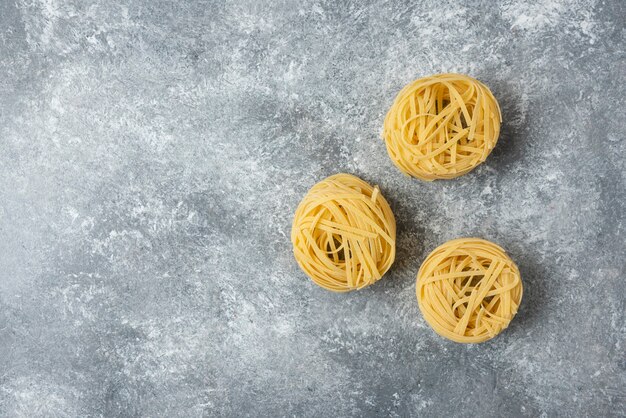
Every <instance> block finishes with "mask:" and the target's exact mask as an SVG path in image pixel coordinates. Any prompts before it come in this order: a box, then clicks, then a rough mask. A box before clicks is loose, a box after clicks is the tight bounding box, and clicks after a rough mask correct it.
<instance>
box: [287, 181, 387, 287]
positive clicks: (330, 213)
mask: <svg viewBox="0 0 626 418" xmlns="http://www.w3.org/2000/svg"><path fill="white" fill-rule="evenodd" d="M291 242H292V244H293V253H294V256H295V258H296V260H297V262H298V264H299V265H300V268H301V269H302V270H303V271H304V272H305V273H306V274H307V275H308V276H309V277H310V278H311V279H312V280H313V281H314V282H315V283H317V284H318V285H319V286H321V287H323V288H325V289H328V290H332V291H335V292H347V291H350V290H354V289H361V288H363V287H365V286H369V285H370V284H372V283H374V282H376V281H377V280H379V279H380V278H381V277H382V276H383V275H384V274H385V273H386V272H387V270H389V267H391V265H392V264H393V261H394V258H395V254H396V221H395V218H394V217H393V213H392V212H391V208H390V207H389V204H388V203H387V201H386V200H385V198H384V197H383V196H382V195H381V194H380V191H379V189H378V186H376V187H372V186H370V185H369V184H368V183H366V182H364V181H363V180H361V179H359V178H358V177H355V176H353V175H350V174H336V175H334V176H331V177H328V178H326V179H324V180H322V181H320V182H319V183H317V184H316V185H315V186H313V187H312V188H311V190H309V192H308V193H307V194H306V196H305V197H304V199H302V202H300V205H299V206H298V209H297V210H296V214H295V216H294V219H293V225H292V228H291Z"/></svg>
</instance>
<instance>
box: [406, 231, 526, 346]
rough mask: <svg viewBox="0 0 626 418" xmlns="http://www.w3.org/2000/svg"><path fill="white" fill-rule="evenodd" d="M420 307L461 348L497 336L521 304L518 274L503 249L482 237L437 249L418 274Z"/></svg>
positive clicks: (520, 282) (444, 245) (435, 327)
mask: <svg viewBox="0 0 626 418" xmlns="http://www.w3.org/2000/svg"><path fill="white" fill-rule="evenodd" d="M416 287H417V289H416V293H417V302H418V304H419V307H420V311H421V312H422V315H424V318H425V319H426V322H428V324H429V325H430V326H431V327H432V328H433V329H434V330H435V332H437V333H438V334H439V335H441V336H443V337H446V338H448V339H450V340H452V341H456V342H459V343H479V342H482V341H486V340H489V339H491V338H493V337H495V336H496V335H497V334H498V333H499V332H500V331H502V330H503V329H505V328H506V327H507V326H508V325H509V322H510V321H511V319H512V318H513V317H514V316H515V314H516V313H517V308H518V307H519V304H520V301H521V300H522V291H523V288H522V281H521V278H520V274H519V270H518V269H517V266H516V265H515V263H513V261H512V260H511V259H510V258H509V257H508V256H507V255H506V253H505V252H504V250H503V249H502V248H500V247H499V246H497V245H496V244H493V243H491V242H489V241H485V240H483V239H479V238H460V239H455V240H452V241H448V242H446V243H445V244H443V245H441V246H439V247H437V248H436V249H435V250H434V251H433V252H432V253H430V255H429V256H428V257H427V258H426V261H424V263H423V264H422V266H421V267H420V270H419V273H418V274H417V286H416Z"/></svg>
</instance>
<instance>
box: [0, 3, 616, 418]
mask: <svg viewBox="0 0 626 418" xmlns="http://www.w3.org/2000/svg"><path fill="white" fill-rule="evenodd" d="M408 3H409V2H401V1H387V2H376V1H372V0H368V1H363V2H361V1H354V2H333V1H314V2H309V1H304V2H302V1H296V0H284V1H276V2H266V3H261V2H256V1H236V2H231V1H228V2H204V1H199V0H184V1H164V0H151V1H148V0H138V1H121V0H110V1H94V0H65V1H61V0H6V1H0V416H3V417H4V416H7V417H37V416H46V417H86V416H93V417H111V416H124V417H135V416H168V417H174V416H180V417H192V416H235V417H240V416H251V417H257V416H272V417H274V416H312V417H331V416H433V417H437V416H439V417H440V416H485V417H504V416H533V417H535V416H546V417H552V416H567V417H582V416H594V417H596V416H624V415H626V407H625V402H626V394H625V387H626V361H625V358H626V353H625V344H626V341H625V335H626V329H625V325H624V312H625V310H626V309H625V298H624V291H625V290H626V286H625V284H624V279H625V268H624V265H625V263H624V256H625V253H626V248H625V244H624V238H625V235H624V218H625V213H626V207H625V206H626V205H625V198H626V191H625V188H624V180H625V174H626V169H625V167H624V165H625V164H624V155H625V152H626V146H625V144H626V142H625V141H624V138H625V136H626V122H625V119H624V109H625V108H626V100H625V97H626V89H625V87H624V82H625V81H626V53H625V50H624V46H625V42H624V41H625V39H624V36H625V34H626V29H625V26H624V23H625V21H626V3H624V2H623V1H620V0H606V1H589V0H558V1H550V0H542V1H520V2H512V1H510V0H507V1H502V2H490V1H483V2H469V1H467V2H458V1H453V0H445V1H440V0H424V1H421V2H412V4H411V5H408ZM438 72H462V73H467V74H469V75H472V76H474V77H477V78H478V79H480V80H482V81H483V82H485V83H486V84H487V85H488V86H490V87H491V89H492V90H493V92H494V94H495V96H496V97H497V98H498V100H499V102H500V104H501V107H502V113H503V117H504V123H503V131H502V135H501V138H500V142H499V143H498V146H497V147H496V149H495V151H494V152H493V154H492V155H491V156H490V157H489V158H488V160H487V161H486V163H485V164H483V165H482V166H480V167H479V168H478V169H476V170H475V171H473V172H472V173H470V174H468V175H466V176H464V177H461V178H459V179H456V180H454V181H443V182H435V183H424V182H420V181H418V180H414V179H410V178H408V177H404V176H403V175H402V174H401V173H400V172H399V171H398V170H397V169H395V168H394V166H393V165H392V163H391V162H390V160H389V159H388V157H387V154H386V151H385V147H384V144H383V142H382V141H381V140H380V139H379V134H380V130H381V127H382V122H383V117H384V115H385V113H386V111H387V109H388V107H389V106H390V105H391V103H392V101H393V98H394V96H395V94H396V93H397V92H398V90H399V89H400V88H401V87H402V86H403V85H404V84H406V83H407V82H409V81H411V80H412V79H414V78H417V77H420V76H424V75H428V74H432V73H438ZM342 171H345V172H349V173H353V174H356V175H358V176H360V177H362V178H363V179H365V180H367V181H369V182H371V183H375V184H379V185H380V187H381V189H382V192H383V193H384V195H385V197H386V198H387V199H388V200H389V202H390V204H391V206H392V208H393V209H394V212H395V214H396V217H397V221H398V256H397V260H396V263H395V265H394V267H393V268H392V269H391V271H390V273H389V274H388V275H387V276H386V277H385V278H384V279H383V280H382V281H380V282H379V283H377V284H376V285H374V286H371V287H370V288H368V289H365V290H363V291H360V292H354V293H352V294H343V295H337V294H332V293H329V292H326V291H324V290H322V289H320V288H318V287H317V286H315V285H314V284H313V283H312V282H311V281H309V280H308V279H307V278H306V277H305V276H304V274H303V273H302V272H300V270H299V269H298V267H297V265H296V263H295V261H294V260H293V257H292V254H291V246H290V243H289V239H288V236H289V232H290V225H291V219H292V214H293V212H294V210H295V208H296V205H297V204H298V202H299V200H300V199H301V197H302V196H303V195H304V193H305V192H306V190H307V189H308V188H309V187H310V186H311V185H313V184H314V183H315V182H317V181H319V180H320V179H322V178H323V177H325V176H328V175H330V174H334V173H337V172H342ZM459 236H479V237H483V238H486V239H489V240H493V241H495V242H497V243H499V244H500V245H502V246H503V247H505V248H506V249H507V250H508V252H509V254H510V255H511V256H512V258H513V259H514V260H516V262H517V263H518V264H519V266H520V270H521V272H522V275H523V281H524V286H525V291H524V300H523V303H522V307H521V310H520V312H519V314H518V316H517V317H516V318H515V320H514V321H513V322H512V324H511V326H510V327H509V329H507V330H506V331H505V332H504V333H503V334H502V335H500V336H498V337H497V338H496V339H494V340H492V341H490V342H487V343H484V344H480V345H459V344H455V343H452V342H449V341H446V340H443V339H442V338H440V337H438V336H437V335H435V334H434V333H433V332H432V331H431V330H430V329H429V328H428V326H427V325H426V323H425V322H424V319H423V318H422V316H421V315H420V313H419V310H418V307H417V303H416V300H415V295H414V292H415V284H414V278H415V275H416V273H417V270H418V268H419V265H420V263H421V261H422V260H423V259H424V257H425V256H426V254H428V253H429V252H430V251H431V250H432V249H433V248H434V247H435V246H437V245H438V244H440V243H442V242H444V241H446V240H448V239H451V238H455V237H459Z"/></svg>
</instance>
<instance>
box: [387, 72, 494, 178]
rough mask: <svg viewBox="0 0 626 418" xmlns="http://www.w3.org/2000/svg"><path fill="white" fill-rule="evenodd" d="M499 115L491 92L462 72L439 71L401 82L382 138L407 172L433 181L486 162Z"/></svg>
mask: <svg viewBox="0 0 626 418" xmlns="http://www.w3.org/2000/svg"><path fill="white" fill-rule="evenodd" d="M501 120H502V115H501V113H500V107H499V105H498V102H497V101H496V99H495V98H494V97H493V94H491V91H489V89H488V88H487V86H485V85H484V84H483V83H481V82H480V81H478V80H475V79H473V78H471V77H468V76H466V75H461V74H438V75H433V76H430V77H425V78H420V79H418V80H415V81H413V82H412V83H410V84H409V85H407V86H405V87H404V88H403V89H402V90H401V91H400V93H398V96H397V97H396V99H395V101H394V103H393V105H392V106H391V109H389V112H388V113H387V116H386V117H385V123H384V128H383V139H384V141H385V144H386V146H387V152H388V153H389V157H390V158H391V160H392V161H393V163H394V164H395V165H396V166H397V167H398V168H399V169H400V170H402V172H404V173H405V174H408V175H411V176H413V177H416V178H418V179H422V180H426V181H432V180H435V179H451V178H454V177H458V176H460V175H463V174H465V173H467V172H469V171H470V170H472V169H473V168H474V167H476V166H477V165H478V164H480V163H482V162H483V161H485V159H486V158H487V156H488V155H489V154H490V153H491V150H492V149H493V147H495V145H496V142H497V141H498V136H499V135H500V122H501Z"/></svg>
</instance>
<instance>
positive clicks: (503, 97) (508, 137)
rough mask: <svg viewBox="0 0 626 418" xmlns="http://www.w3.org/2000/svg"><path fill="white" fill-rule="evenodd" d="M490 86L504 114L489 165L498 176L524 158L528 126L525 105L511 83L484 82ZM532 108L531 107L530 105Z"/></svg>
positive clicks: (488, 161) (488, 160) (488, 159)
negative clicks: (525, 132) (525, 133)
mask: <svg viewBox="0 0 626 418" xmlns="http://www.w3.org/2000/svg"><path fill="white" fill-rule="evenodd" d="M484 81H485V82H486V83H487V85H489V86H490V88H491V91H492V92H493V94H494V96H495V97H496V100H497V101H498V104H499V105H500V111H501V113H502V123H501V125H500V137H499V139H498V143H497V144H496V146H495V148H494V149H493V152H492V153H491V155H490V156H489V157H488V158H487V163H490V166H491V167H492V168H493V169H494V170H495V171H496V175H503V174H504V173H506V170H505V169H508V168H509V167H510V166H511V164H513V163H514V162H515V161H520V160H521V159H522V156H523V149H524V137H525V135H524V134H523V132H524V131H525V130H526V127H527V125H528V121H527V119H528V118H527V116H526V115H525V113H524V105H523V103H522V98H521V96H520V95H519V92H518V91H517V90H516V89H514V88H513V86H512V85H511V84H510V83H506V82H505V81H501V82H497V81H495V80H494V81H493V82H491V81H490V80H488V79H487V80H484ZM529 107H530V105H529Z"/></svg>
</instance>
